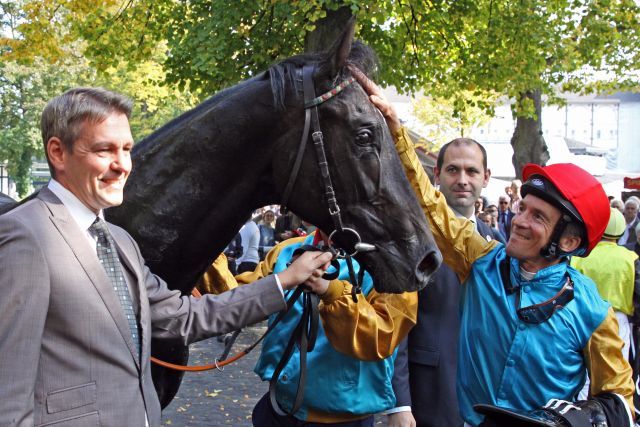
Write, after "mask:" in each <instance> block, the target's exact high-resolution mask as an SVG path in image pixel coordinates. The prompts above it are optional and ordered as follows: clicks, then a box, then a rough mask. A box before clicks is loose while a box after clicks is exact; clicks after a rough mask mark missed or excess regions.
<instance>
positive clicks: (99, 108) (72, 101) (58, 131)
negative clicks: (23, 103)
mask: <svg viewBox="0 0 640 427" xmlns="http://www.w3.org/2000/svg"><path fill="white" fill-rule="evenodd" d="M132 106H133V102H132V101H131V99H129V98H127V97H126V96H124V95H120V94H119V93H115V92H111V91H109V90H107V89H103V88H101V87H77V88H73V89H70V90H68V91H66V92H65V93H63V94H62V95H60V96H57V97H55V98H53V99H52V100H51V101H49V102H48V103H47V105H46V107H44V110H43V111H42V118H41V119H40V131H41V132H42V143H43V144H44V152H45V155H46V156H47V162H49V169H50V170H51V173H52V174H53V172H54V171H53V168H52V167H51V162H50V161H49V155H48V154H47V143H48V142H49V140H50V139H51V138H53V137H57V138H59V139H60V141H62V145H63V147H64V149H65V150H67V151H71V150H72V149H73V144H74V142H75V141H76V140H77V139H78V136H79V134H80V131H81V128H82V123H83V122H84V121H85V120H88V121H89V122H90V123H100V122H102V121H103V120H105V119H106V118H107V117H108V116H109V115H110V114H112V113H121V114H124V115H126V116H127V118H129V117H130V115H131V108H132Z"/></svg>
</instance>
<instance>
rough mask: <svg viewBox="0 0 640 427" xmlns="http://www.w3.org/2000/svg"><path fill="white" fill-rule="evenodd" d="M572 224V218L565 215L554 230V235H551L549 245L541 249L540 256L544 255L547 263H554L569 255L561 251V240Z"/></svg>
mask: <svg viewBox="0 0 640 427" xmlns="http://www.w3.org/2000/svg"><path fill="white" fill-rule="evenodd" d="M570 222H571V218H569V216H568V215H565V214H563V215H562V216H561V217H560V219H559V220H558V223H557V224H556V226H555V228H554V229H553V233H551V238H550V239H549V243H548V244H547V245H546V246H545V247H544V248H542V249H540V255H542V256H543V257H544V258H545V259H546V260H547V261H552V260H555V259H557V258H560V257H561V256H566V255H569V254H568V253H566V252H564V251H562V249H560V238H561V237H562V234H563V233H564V230H565V229H566V228H567V225H568V224H569V223H570Z"/></svg>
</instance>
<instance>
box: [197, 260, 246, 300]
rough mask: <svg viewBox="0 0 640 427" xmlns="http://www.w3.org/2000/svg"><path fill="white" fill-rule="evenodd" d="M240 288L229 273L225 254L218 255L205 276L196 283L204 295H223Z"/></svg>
mask: <svg viewBox="0 0 640 427" xmlns="http://www.w3.org/2000/svg"><path fill="white" fill-rule="evenodd" d="M237 286H238V283H237V282H236V279H235V278H234V277H233V274H231V271H229V265H228V264H227V257H226V256H225V254H222V253H221V254H220V255H218V258H216V259H215V260H214V261H213V263H212V264H211V265H210V266H209V268H208V269H207V271H206V272H205V273H204V275H203V276H202V277H201V278H200V280H198V283H196V287H197V288H198V290H199V291H200V293H202V294H216V295H217V294H221V293H222V292H225V291H228V290H231V289H233V288H235V287H237Z"/></svg>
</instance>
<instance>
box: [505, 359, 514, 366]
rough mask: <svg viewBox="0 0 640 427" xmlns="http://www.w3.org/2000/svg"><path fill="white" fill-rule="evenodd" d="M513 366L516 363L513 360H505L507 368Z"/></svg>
mask: <svg viewBox="0 0 640 427" xmlns="http://www.w3.org/2000/svg"><path fill="white" fill-rule="evenodd" d="M515 364H516V362H515V361H514V360H513V359H509V360H507V366H513V365H515Z"/></svg>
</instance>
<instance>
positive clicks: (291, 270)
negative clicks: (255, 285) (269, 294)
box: [278, 251, 332, 291]
mask: <svg viewBox="0 0 640 427" xmlns="http://www.w3.org/2000/svg"><path fill="white" fill-rule="evenodd" d="M331 257H332V255H331V253H330V252H319V251H318V252H315V251H314V252H311V251H309V252H304V253H303V254H302V255H300V256H299V257H297V258H296V259H295V260H294V261H293V262H292V263H291V265H290V266H289V267H288V268H287V269H286V270H284V271H283V272H281V273H278V277H279V278H280V284H281V285H282V288H283V289H285V290H287V289H291V288H295V287H296V286H298V285H299V284H301V283H305V282H306V281H308V280H309V279H310V278H312V277H316V278H318V277H321V276H322V274H324V270H326V269H327V268H329V263H330V262H331ZM312 287H313V286H312ZM325 291H326V289H325Z"/></svg>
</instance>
